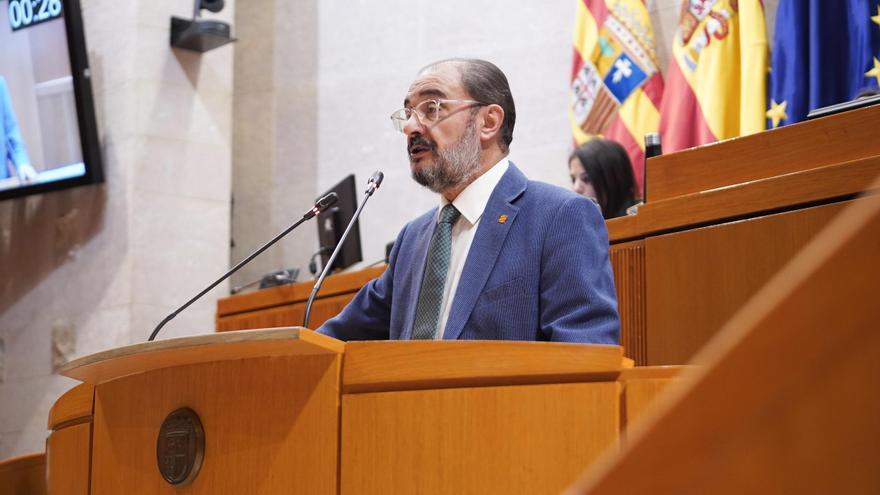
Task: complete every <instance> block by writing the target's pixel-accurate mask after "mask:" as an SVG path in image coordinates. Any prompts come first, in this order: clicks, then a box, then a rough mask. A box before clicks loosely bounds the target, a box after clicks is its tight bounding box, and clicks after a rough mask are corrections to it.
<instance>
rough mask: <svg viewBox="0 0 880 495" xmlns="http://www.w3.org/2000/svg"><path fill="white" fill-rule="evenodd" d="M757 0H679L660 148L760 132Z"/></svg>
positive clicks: (761, 31) (762, 38)
mask: <svg viewBox="0 0 880 495" xmlns="http://www.w3.org/2000/svg"><path fill="white" fill-rule="evenodd" d="M767 59H768V47H767V31H766V26H765V21H764V5H763V2H762V1H761V0H683V1H682V7H681V16H680V19H679V23H678V28H677V30H676V32H675V35H674V37H673V42H672V56H671V57H670V60H669V67H668V68H667V71H666V90H665V91H664V93H663V104H662V106H661V108H660V135H661V139H662V143H663V151H664V152H670V151H677V150H680V149H684V148H690V147H692V146H697V145H701V144H706V143H711V142H713V141H718V140H723V139H728V138H733V137H737V136H744V135H746V134H752V133H755V132H758V131H762V130H764V129H765V123H766V119H765V115H764V114H765V111H766V108H767V105H766V101H767V96H766V91H767Z"/></svg>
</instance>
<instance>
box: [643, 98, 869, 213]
mask: <svg viewBox="0 0 880 495" xmlns="http://www.w3.org/2000/svg"><path fill="white" fill-rule="evenodd" d="M877 122H880V105H874V106H873V107H868V108H864V109H861V110H855V111H851V112H845V113H840V114H837V115H832V116H829V117H824V118H821V119H817V120H813V121H810V122H801V123H798V124H794V125H789V126H785V127H780V128H778V129H773V130H770V131H767V132H761V133H758V134H753V135H751V136H746V137H742V138H736V139H729V140H727V141H722V142H718V143H713V144H709V145H706V146H700V147H698V148H693V149H689V150H684V151H681V152H678V153H668V154H666V155H662V156H658V157H655V158H651V159H650V160H648V170H647V185H648V202H649V204H650V203H651V202H654V201H658V200H663V199H669V198H674V197H676V196H683V195H686V194H691V193H697V192H700V191H705V190H708V189H715V188H718V187H723V186H728V185H731V184H739V183H743V182H749V181H754V180H759V179H765V178H768V177H774V176H779V175H784V174H789V173H792V172H797V171H800V170H808V169H811V168H816V167H821V166H824V165H829V164H834V163H841V162H845V161H850V160H858V159H861V158H866V157H872V156H878V155H880V140H877V139H876V136H875V135H876V132H877Z"/></svg>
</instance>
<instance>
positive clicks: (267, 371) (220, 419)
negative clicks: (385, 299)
mask: <svg viewBox="0 0 880 495" xmlns="http://www.w3.org/2000/svg"><path fill="white" fill-rule="evenodd" d="M339 360H340V358H339V356H337V355H318V356H277V357H261V358H252V359H239V360H228V361H219V362H209V363H200V364H192V365H185V366H179V367H173V368H164V369H158V370H154V371H149V372H145V373H141V374H137V375H133V376H128V377H123V378H119V379H116V380H113V381H110V382H107V383H104V384H101V385H98V387H97V390H96V397H95V420H94V421H95V422H94V444H93V461H92V472H93V480H92V493H95V494H123V495H135V494H139V493H149V494H161V493H167V494H174V493H186V494H214V495H222V494H244V493H248V494H250V493H285V494H287V493H305V494H314V493H335V492H336V490H337V468H336V465H337V460H338V454H337V442H338V415H339V399H338V380H339ZM181 407H189V408H191V409H193V410H194V411H195V412H196V413H197V414H198V415H199V417H200V420H201V423H202V426H203V428H204V437H205V450H204V463H203V465H202V466H201V471H200V473H199V474H198V476H197V477H196V479H195V480H194V481H193V482H192V484H190V485H188V486H186V487H184V488H182V489H178V488H175V487H173V486H172V485H170V484H168V483H167V482H166V481H165V480H164V479H163V478H162V475H161V474H160V472H159V469H158V466H157V460H156V458H157V455H156V445H157V436H158V434H159V428H160V426H161V425H162V422H163V420H165V418H166V416H167V415H168V414H169V413H171V412H172V411H174V410H176V409H178V408H181Z"/></svg>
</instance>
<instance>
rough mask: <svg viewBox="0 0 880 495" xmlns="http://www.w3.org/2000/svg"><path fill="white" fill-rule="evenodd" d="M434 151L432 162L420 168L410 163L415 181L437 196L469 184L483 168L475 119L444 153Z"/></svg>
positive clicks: (442, 151) (433, 149)
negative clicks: (481, 166)
mask: <svg viewBox="0 0 880 495" xmlns="http://www.w3.org/2000/svg"><path fill="white" fill-rule="evenodd" d="M431 148H432V151H431V152H432V153H433V154H434V161H433V162H432V163H427V164H424V165H423V166H421V167H417V166H416V165H415V164H414V163H412V159H410V164H411V165H412V177H413V179H414V180H415V181H416V182H418V183H419V184H421V185H423V186H425V187H427V188H428V189H430V190H432V191H434V192H435V193H443V192H444V191H448V190H450V189H453V188H455V187H458V186H461V185H463V184H467V183H468V182H469V181H470V180H471V178H473V176H474V174H475V173H476V172H477V171H478V170H479V169H480V151H481V150H480V141H479V140H478V139H477V126H476V122H475V120H474V119H471V121H470V123H469V124H468V126H467V128H466V129H465V132H464V134H463V135H462V136H461V138H460V139H459V140H458V141H457V142H456V143H455V144H454V145H452V146H451V147H449V148H447V149H443V150H437V149H436V148H434V146H432V147H431Z"/></svg>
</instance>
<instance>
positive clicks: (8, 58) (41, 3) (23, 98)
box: [0, 0, 103, 199]
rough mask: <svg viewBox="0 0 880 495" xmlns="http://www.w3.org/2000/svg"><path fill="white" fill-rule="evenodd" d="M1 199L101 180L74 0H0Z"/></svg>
mask: <svg viewBox="0 0 880 495" xmlns="http://www.w3.org/2000/svg"><path fill="white" fill-rule="evenodd" d="M0 117H2V125H0V153H2V157H3V158H2V164H0V199H8V198H13V197H18V196H24V195H26V194H34V193H42V192H46V191H51V190H56V189H62V188H67V187H73V186H79V185H84V184H93V183H97V182H102V181H103V170H102V166H101V154H100V148H99V145H98V132H97V126H96V124H95V110H94V103H93V100H92V89H91V82H90V72H89V64H88V59H87V57H86V44H85V36H84V35H83V26H82V16H81V12H80V5H79V0H0Z"/></svg>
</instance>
